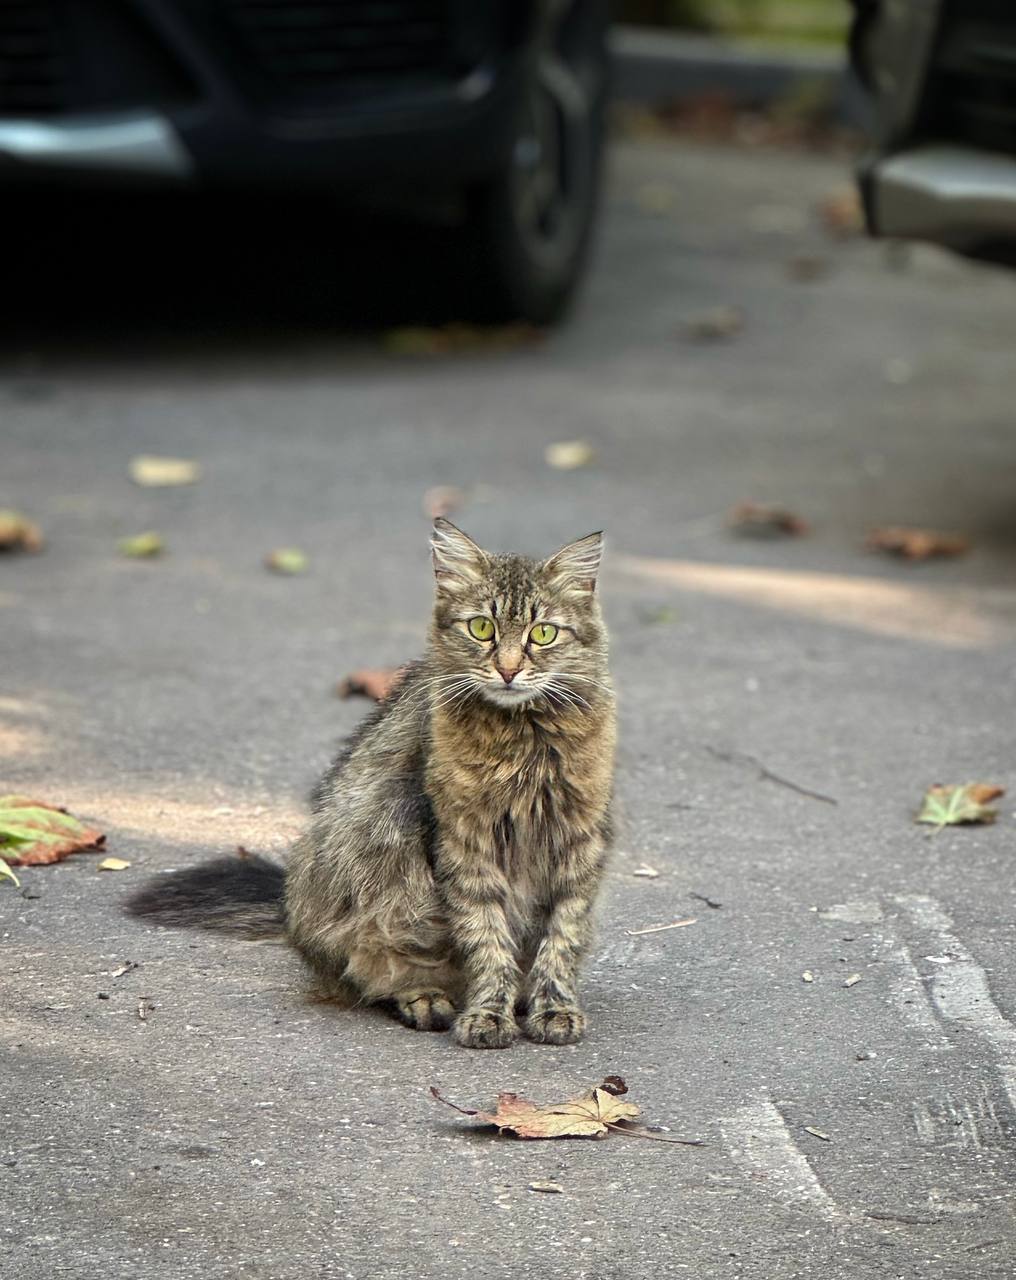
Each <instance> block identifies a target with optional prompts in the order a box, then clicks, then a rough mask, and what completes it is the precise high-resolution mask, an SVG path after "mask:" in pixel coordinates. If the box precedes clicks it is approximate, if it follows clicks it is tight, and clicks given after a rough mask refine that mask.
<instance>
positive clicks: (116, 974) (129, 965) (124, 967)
mask: <svg viewBox="0 0 1016 1280" xmlns="http://www.w3.org/2000/svg"><path fill="white" fill-rule="evenodd" d="M140 968H141V966H140V965H139V964H138V962H137V961H136V960H125V961H124V962H123V964H121V965H118V966H117V968H115V969H114V970H113V972H112V973H111V974H110V975H109V976H110V977H111V978H122V977H123V975H124V974H125V973H130V972H131V970H132V969H140Z"/></svg>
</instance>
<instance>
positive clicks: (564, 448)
mask: <svg viewBox="0 0 1016 1280" xmlns="http://www.w3.org/2000/svg"><path fill="white" fill-rule="evenodd" d="M543 456H544V457H545V458H546V460H547V466H548V467H556V468H557V470H558V471H574V470H575V469H576V468H577V467H588V466H589V464H590V463H591V462H592V461H593V459H594V458H595V457H596V450H595V449H594V448H593V446H592V445H591V444H590V443H589V441H588V440H558V441H557V443H556V444H548V445H547V448H546V449H545V450H544V455H543Z"/></svg>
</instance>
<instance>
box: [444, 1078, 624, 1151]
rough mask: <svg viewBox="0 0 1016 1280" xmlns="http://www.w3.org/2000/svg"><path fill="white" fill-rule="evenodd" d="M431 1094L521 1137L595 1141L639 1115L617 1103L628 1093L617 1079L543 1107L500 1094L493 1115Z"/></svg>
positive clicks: (517, 1097)
mask: <svg viewBox="0 0 1016 1280" xmlns="http://www.w3.org/2000/svg"><path fill="white" fill-rule="evenodd" d="M430 1092H431V1094H432V1095H433V1097H435V1098H436V1099H437V1100H438V1102H444V1103H445V1104H446V1105H447V1106H449V1107H454V1108H455V1110H456V1111H461V1112H462V1113H463V1115H467V1116H476V1118H477V1119H478V1120H481V1121H483V1123H484V1124H493V1125H496V1126H497V1127H498V1129H500V1130H501V1131H502V1132H504V1131H505V1130H506V1129H510V1130H511V1132H512V1133H516V1134H518V1136H519V1137H520V1138H598V1137H603V1135H604V1134H606V1133H607V1132H608V1131H609V1129H610V1128H611V1126H613V1125H617V1124H619V1123H621V1122H624V1121H630V1120H634V1119H635V1117H636V1116H638V1115H639V1114H640V1112H639V1108H638V1107H637V1106H635V1104H634V1103H633V1102H619V1101H618V1094H620V1093H626V1092H627V1085H626V1084H625V1083H624V1081H623V1080H622V1079H621V1078H620V1076H608V1077H607V1079H606V1080H605V1081H604V1082H603V1083H602V1084H599V1085H597V1086H596V1087H595V1088H594V1089H590V1090H589V1092H588V1093H584V1094H583V1095H582V1096H581V1097H580V1098H573V1099H572V1100H571V1101H569V1102H558V1103H552V1104H550V1105H549V1106H545V1107H541V1106H539V1105H537V1103H535V1102H530V1100H529V1099H528V1098H522V1097H520V1096H519V1095H518V1094H517V1093H499V1094H498V1095H497V1109H496V1110H495V1111H494V1112H493V1113H491V1112H487V1111H468V1110H466V1109H465V1108H463V1107H457V1106H455V1103H454V1102H448V1100H447V1099H446V1098H442V1097H441V1094H440V1093H439V1092H438V1091H437V1089H435V1088H433V1087H431V1091H430Z"/></svg>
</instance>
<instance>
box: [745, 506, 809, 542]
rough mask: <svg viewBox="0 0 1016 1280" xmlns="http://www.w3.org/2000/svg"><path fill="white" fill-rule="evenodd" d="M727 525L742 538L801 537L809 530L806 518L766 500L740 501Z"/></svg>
mask: <svg viewBox="0 0 1016 1280" xmlns="http://www.w3.org/2000/svg"><path fill="white" fill-rule="evenodd" d="M727 525H728V527H729V528H730V529H731V530H732V531H733V532H734V533H736V534H738V535H739V536H740V537H742V538H780V537H790V538H799V537H801V536H802V535H803V534H806V533H808V532H809V526H808V522H807V521H806V520H802V519H801V517H800V516H798V515H795V514H794V513H793V512H792V511H788V510H787V509H786V508H785V507H776V506H769V505H767V504H766V503H764V502H739V503H738V504H737V506H736V507H733V508H732V509H731V511H730V512H729V514H728V515H727Z"/></svg>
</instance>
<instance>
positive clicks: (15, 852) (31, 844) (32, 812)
mask: <svg viewBox="0 0 1016 1280" xmlns="http://www.w3.org/2000/svg"><path fill="white" fill-rule="evenodd" d="M105 841H106V837H105V836H104V835H103V833H102V832H101V831H97V830H96V829H95V828H94V827H86V826H85V825H84V823H82V822H79V821H78V819H77V818H74V817H72V816H71V815H70V814H69V813H68V812H67V810H66V809H60V808H58V807H57V806H55V805H51V804H46V803H45V802H44V801H42V800H29V799H27V798H26V797H25V796H0V855H2V856H3V859H4V861H5V862H8V863H10V864H11V865H12V866H15V867H34V866H43V865H45V864H47V863H50V862H62V861H63V859H64V858H69V857H70V855H71V854H72V853H81V852H82V851H84V850H86V849H101V848H102V846H103V844H104V843H105Z"/></svg>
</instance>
